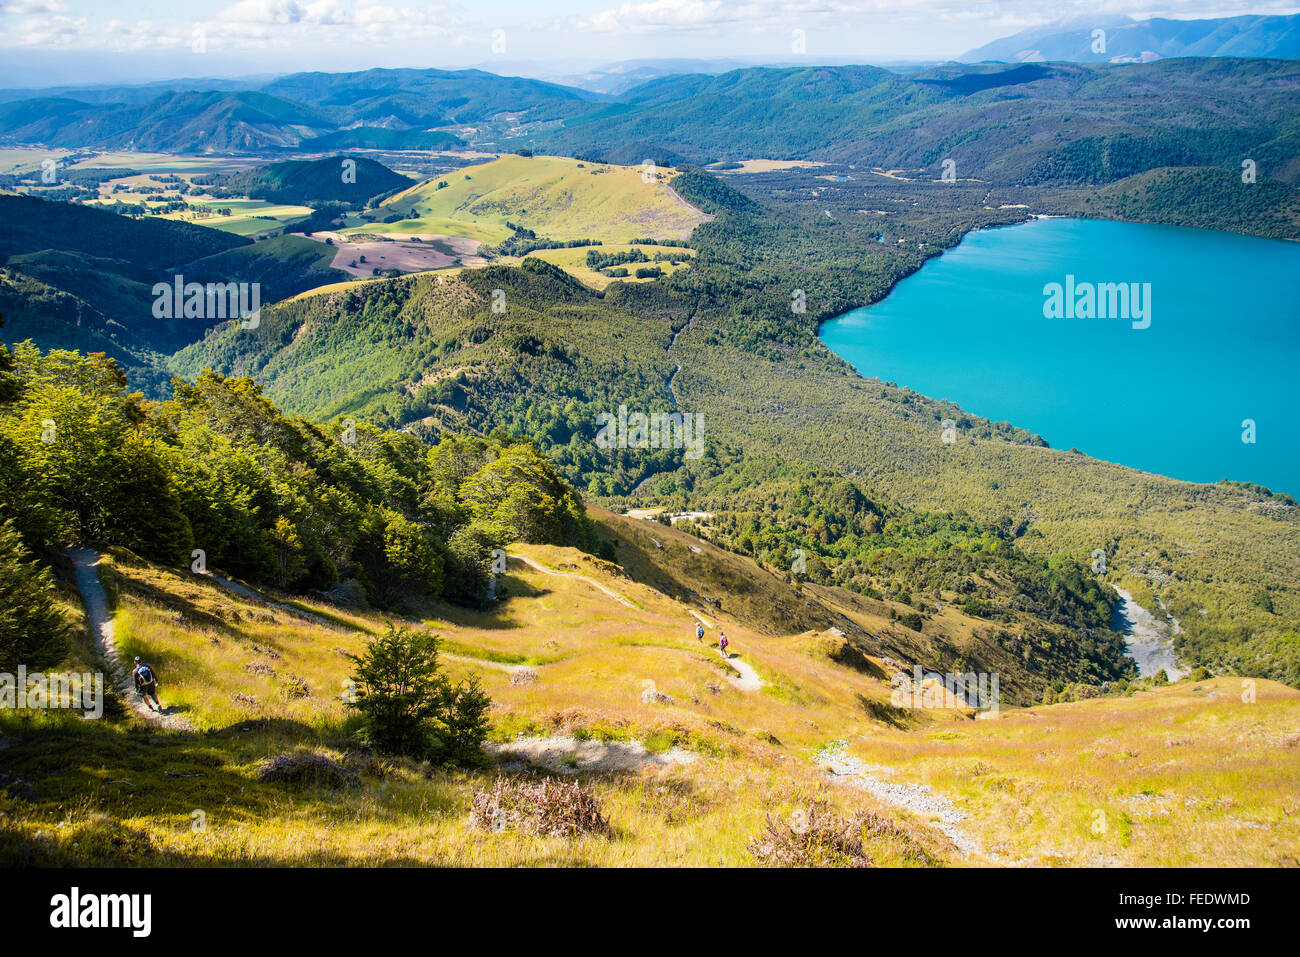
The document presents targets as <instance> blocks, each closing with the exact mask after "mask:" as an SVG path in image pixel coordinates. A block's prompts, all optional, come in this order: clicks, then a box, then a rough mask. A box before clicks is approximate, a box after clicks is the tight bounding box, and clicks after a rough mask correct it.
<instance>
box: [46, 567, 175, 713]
mask: <svg viewBox="0 0 1300 957" xmlns="http://www.w3.org/2000/svg"><path fill="white" fill-rule="evenodd" d="M65 554H67V556H68V558H70V559H71V560H72V564H73V566H74V568H75V569H76V576H77V591H79V592H80V593H81V601H82V604H84V605H85V606H86V625H87V626H88V627H89V629H90V636H91V639H92V640H93V641H94V643H95V650H96V651H98V652H99V654H100V657H102V658H103V659H104V662H105V663H106V664H107V665H108V669H109V674H108V676H107V677H108V678H109V680H110V681H112V682H113V684H114V685H115V686H116V687H117V690H118V692H119V693H120V694H121V696H122V700H123V701H125V702H126V704H127V706H128V707H129V708H130V709H131V710H132V711H134V712H135V713H136V714H137V715H139V716H140V717H141V718H143V719H144V720H146V721H148V722H149V723H151V724H156V725H158V726H160V727H163V728H169V729H171V730H173V731H193V730H194V726H193V725H191V724H190V722H189V720H188V719H186V718H185V717H184V716H182V715H180V714H177V713H176V709H175V708H174V707H173V708H165V709H164V710H163V711H162V712H161V713H159V712H157V711H154V710H152V709H151V708H150V707H149V706H148V705H146V704H145V703H144V700H143V699H142V698H141V697H140V696H139V695H138V694H136V693H135V685H134V683H133V682H132V681H131V669H130V668H127V667H126V663H125V662H123V661H122V654H121V652H120V651H119V649H118V647H117V642H116V641H115V640H114V639H113V618H112V615H110V614H109V611H108V595H107V594H106V593H105V592H104V583H103V582H101V581H100V580H99V562H100V559H101V558H103V556H102V555H101V554H100V553H99V552H97V551H95V550H94V549H91V548H68V549H66V550H65ZM159 684H161V682H159Z"/></svg>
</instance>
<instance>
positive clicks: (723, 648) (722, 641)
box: [718, 631, 729, 658]
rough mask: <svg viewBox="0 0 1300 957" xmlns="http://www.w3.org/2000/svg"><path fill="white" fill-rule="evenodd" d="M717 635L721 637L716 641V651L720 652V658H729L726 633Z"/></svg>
mask: <svg viewBox="0 0 1300 957" xmlns="http://www.w3.org/2000/svg"><path fill="white" fill-rule="evenodd" d="M719 635H721V637H720V638H719V639H718V650H719V651H720V652H722V657H724V658H727V657H729V655H728V654H727V644H728V642H727V633H726V632H725V631H723V632H719Z"/></svg>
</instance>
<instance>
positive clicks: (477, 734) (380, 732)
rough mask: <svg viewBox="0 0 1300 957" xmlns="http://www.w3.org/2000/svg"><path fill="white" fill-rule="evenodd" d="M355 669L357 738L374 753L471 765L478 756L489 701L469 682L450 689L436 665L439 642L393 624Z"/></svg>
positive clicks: (356, 657) (355, 657) (474, 680)
mask: <svg viewBox="0 0 1300 957" xmlns="http://www.w3.org/2000/svg"><path fill="white" fill-rule="evenodd" d="M349 657H350V658H351V659H352V660H353V662H354V663H355V664H356V669H355V671H354V672H353V680H354V681H355V682H356V685H357V697H356V700H355V701H353V702H350V703H349V707H351V708H354V709H355V710H356V711H358V712H359V713H360V716H361V733H362V736H363V737H364V738H365V740H366V741H367V742H368V743H369V744H371V745H373V746H374V747H375V749H376V750H379V751H382V752H385V753H389V754H403V755H407V756H408V757H413V758H430V759H434V760H440V761H454V762H457V763H469V762H472V761H473V760H475V759H477V757H478V756H479V755H480V754H481V753H482V746H483V741H484V740H485V739H486V738H487V732H488V720H487V712H488V709H489V708H490V707H491V704H492V702H491V699H489V698H488V696H487V695H486V694H485V693H484V692H483V690H482V688H480V687H479V683H478V678H477V677H471V678H470V679H469V680H468V681H462V682H460V683H458V684H455V685H453V684H452V683H451V681H450V680H449V679H448V678H447V676H446V675H445V674H444V673H443V671H442V668H441V666H440V665H439V663H438V638H437V636H435V635H431V634H429V633H427V632H416V631H412V630H410V629H408V628H398V627H397V626H395V625H394V624H392V623H391V622H390V623H389V625H388V631H387V632H386V633H385V634H382V635H380V636H378V637H377V638H375V639H373V640H372V641H371V642H370V644H369V646H368V647H367V648H366V651H365V653H364V654H362V655H350V656H349Z"/></svg>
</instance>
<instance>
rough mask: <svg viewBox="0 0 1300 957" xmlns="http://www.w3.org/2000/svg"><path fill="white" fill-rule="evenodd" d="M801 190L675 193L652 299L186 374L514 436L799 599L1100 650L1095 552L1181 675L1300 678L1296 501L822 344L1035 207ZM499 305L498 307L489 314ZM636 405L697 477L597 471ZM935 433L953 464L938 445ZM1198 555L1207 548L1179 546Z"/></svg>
mask: <svg viewBox="0 0 1300 957" xmlns="http://www.w3.org/2000/svg"><path fill="white" fill-rule="evenodd" d="M805 175H806V179H805V180H803V181H801V180H800V178H799V177H798V176H792V175H791V174H789V173H782V174H779V175H778V174H771V175H767V176H748V177H746V178H745V179H744V185H745V186H746V189H747V190H748V191H749V193H750V194H751V195H746V194H745V193H743V192H740V191H738V190H737V189H736V188H735V187H734V186H731V185H728V184H727V183H725V182H722V181H720V180H719V179H717V178H715V177H711V176H708V175H707V174H704V173H701V172H688V173H686V174H684V175H682V176H680V177H678V179H677V180H675V181H674V186H675V188H676V189H677V190H678V191H679V192H681V193H682V195H684V196H685V197H686V198H687V199H689V200H691V201H692V202H694V203H696V204H698V205H699V206H700V207H701V208H703V209H704V210H705V211H706V212H709V213H711V214H713V215H715V216H716V217H717V218H716V219H715V220H714V221H713V222H711V223H707V224H705V225H703V226H701V227H699V228H698V229H697V230H696V231H695V234H694V237H693V240H692V243H693V246H695V248H696V250H697V258H696V259H695V260H694V262H693V265H692V266H691V268H690V269H688V270H684V271H681V272H679V273H676V274H674V275H673V276H672V277H670V278H668V279H666V280H663V281H660V282H658V283H653V284H649V285H645V286H638V285H633V284H624V283H617V282H615V283H612V284H611V285H610V286H608V287H607V288H606V289H605V291H604V292H603V294H597V293H594V292H592V291H591V290H588V289H586V288H584V287H582V286H580V285H578V284H577V283H575V282H573V281H572V280H570V279H568V278H567V277H566V276H565V275H564V274H563V273H561V272H559V271H558V270H555V269H554V268H553V267H549V266H547V265H546V264H543V263H539V262H537V261H536V260H525V262H524V265H523V267H522V268H519V269H514V268H502V267H492V268H488V269H484V270H471V271H464V272H461V273H460V274H459V275H457V276H455V277H435V276H424V277H413V278H410V279H401V280H392V281H386V282H382V283H373V284H368V285H366V286H364V287H361V288H358V289H355V290H348V291H344V292H333V293H328V294H325V295H320V296H308V297H303V298H300V299H298V300H295V301H294V302H290V303H285V304H282V305H279V306H276V307H273V308H272V309H269V310H267V315H266V316H265V318H264V322H263V326H262V328H260V329H258V330H254V331H252V332H245V331H236V330H233V329H231V330H221V331H219V332H217V333H214V334H213V335H210V336H209V337H208V338H207V339H205V340H204V342H203V343H201V344H198V345H195V346H193V347H191V348H189V349H187V350H185V351H184V352H182V353H181V354H180V355H179V356H178V357H177V360H176V361H177V368H178V370H180V371H181V372H182V373H183V374H185V375H190V376H192V375H197V374H198V373H200V372H201V371H202V369H203V367H205V366H206V365H212V366H213V367H214V368H217V369H218V370H220V371H222V372H223V373H226V374H235V375H251V376H255V377H256V378H257V379H258V380H259V381H263V382H265V383H266V384H267V389H268V393H269V395H270V396H272V397H273V398H274V399H275V401H277V402H280V403H283V404H284V405H285V406H286V407H287V408H289V409H291V410H294V411H296V412H298V413H300V414H307V415H310V416H312V417H315V418H325V419H328V418H333V417H337V416H341V415H366V416H373V417H374V418H375V420H376V421H377V422H378V423H380V424H382V425H385V426H390V427H392V426H399V425H400V426H404V427H407V428H409V429H411V430H412V431H413V432H414V433H416V434H418V435H422V436H427V437H428V438H430V439H435V438H436V437H437V436H438V435H439V434H441V433H442V432H443V431H445V430H449V431H458V430H463V429H466V428H468V429H472V430H476V431H484V432H486V431H491V430H493V429H498V428H500V429H505V430H507V431H509V432H511V433H513V434H516V435H521V436H526V437H528V438H530V439H531V440H533V441H534V442H535V443H536V444H537V445H538V447H539V448H541V449H542V450H543V451H544V452H545V453H546V454H547V456H548V457H549V458H551V460H552V461H554V462H556V463H557V465H558V467H559V468H560V470H561V471H562V472H563V474H564V475H565V476H566V477H567V478H568V479H569V480H570V481H572V482H574V483H576V484H577V485H578V487H580V488H583V489H585V490H587V491H588V492H589V493H590V494H592V495H596V496H598V497H600V498H601V499H604V500H606V501H610V502H613V503H621V502H634V501H641V502H644V501H645V500H647V499H648V500H649V501H652V502H658V503H663V504H668V505H669V506H671V507H677V508H682V509H692V508H698V509H702V510H705V511H709V512H712V513H713V515H714V517H713V519H712V520H711V521H709V522H707V523H706V525H707V529H706V531H705V534H707V535H709V536H710V537H712V538H715V539H716V540H717V541H719V542H722V543H724V544H726V545H727V546H728V547H733V548H737V549H739V550H741V551H743V552H745V553H747V554H751V555H754V556H755V557H757V558H759V559H761V560H762V561H764V562H767V563H770V564H771V565H772V566H773V567H774V568H776V569H778V570H781V571H782V572H783V573H787V574H789V573H790V569H791V566H790V565H789V564H787V563H790V561H791V558H792V554H793V551H794V550H795V549H803V550H804V551H805V552H806V554H807V556H808V559H809V565H808V571H807V572H806V574H807V576H808V577H810V578H813V579H814V580H819V581H836V582H839V583H841V584H845V585H847V586H849V587H850V588H853V589H856V590H858V591H860V592H861V593H863V594H864V595H873V594H878V595H881V596H895V597H897V596H900V595H906V596H907V599H908V600H909V601H915V603H916V606H917V608H918V614H924V613H926V611H927V608H929V607H933V603H934V599H935V595H936V594H938V593H941V592H943V591H944V590H945V589H950V590H952V591H955V592H957V593H960V594H963V595H964V596H965V597H964V598H963V602H964V603H966V604H967V605H968V606H969V608H970V610H971V611H972V612H973V613H977V614H981V615H984V616H986V617H987V618H989V619H990V620H992V621H996V620H999V619H1000V617H1001V616H1003V615H1005V614H1006V613H1007V611H1008V610H1009V609H1010V607H1011V606H1012V605H1014V604H1015V603H1016V602H1017V601H1019V602H1024V603H1026V605H1025V608H1036V609H1038V610H1039V611H1040V612H1041V613H1044V614H1047V615H1048V616H1049V617H1053V616H1054V617H1056V618H1057V620H1060V621H1067V620H1068V621H1069V622H1070V623H1071V626H1072V629H1073V631H1072V634H1074V635H1089V634H1096V629H1097V627H1098V625H1102V626H1104V625H1105V623H1106V614H1107V611H1106V607H1105V604H1104V601H1102V602H1101V603H1100V604H1099V600H1100V595H1101V593H1100V592H1093V591H1092V590H1091V589H1092V587H1094V586H1092V585H1091V584H1089V580H1088V579H1087V576H1084V577H1083V578H1081V577H1079V576H1080V572H1079V566H1080V565H1083V564H1085V563H1086V561H1087V559H1088V556H1089V555H1091V554H1092V553H1093V551H1094V550H1095V549H1098V548H1101V549H1102V550H1103V551H1105V552H1106V554H1107V555H1108V560H1109V563H1110V568H1111V573H1110V577H1111V579H1112V580H1114V581H1122V582H1124V583H1125V587H1128V588H1130V590H1135V591H1136V593H1138V594H1140V595H1142V596H1143V597H1144V598H1146V599H1147V600H1148V601H1154V597H1155V596H1157V595H1158V596H1159V597H1160V598H1161V599H1162V600H1163V601H1164V602H1165V604H1166V605H1167V606H1168V607H1169V608H1170V609H1171V611H1173V612H1174V613H1175V614H1177V615H1178V616H1179V617H1180V619H1181V620H1182V621H1183V622H1184V623H1185V625H1184V626H1185V628H1186V629H1187V631H1186V633H1185V635H1184V636H1183V637H1182V638H1181V639H1180V640H1181V642H1182V650H1183V653H1184V654H1185V655H1186V657H1187V658H1188V659H1189V661H1190V662H1191V663H1194V664H1202V663H1203V664H1207V665H1210V666H1212V667H1221V668H1225V669H1240V670H1244V671H1252V672H1259V673H1261V674H1267V675H1270V676H1277V677H1281V678H1283V679H1285V680H1288V681H1291V682H1295V681H1297V680H1300V670H1298V669H1300V657H1297V645H1296V642H1295V632H1294V627H1295V624H1294V623H1295V621H1296V620H1297V615H1298V613H1300V593H1297V590H1296V584H1295V583H1296V582H1297V581H1298V580H1300V568H1297V567H1296V565H1295V561H1296V554H1297V552H1296V550H1295V549H1294V547H1293V545H1294V543H1295V541H1296V535H1297V524H1298V522H1300V519H1298V518H1297V511H1298V510H1297V508H1296V507H1295V505H1294V503H1293V502H1291V501H1290V500H1289V499H1288V497H1286V496H1273V495H1271V493H1269V492H1268V491H1267V490H1262V489H1258V488H1247V487H1238V486H1228V485H1217V486H1210V485H1195V484H1190V483H1182V482H1175V481H1172V480H1167V479H1162V478H1159V477H1156V476H1151V475H1144V474H1141V473H1137V472H1134V471H1132V470H1129V469H1125V468H1122V467H1120V466H1114V465H1109V464H1106V463H1101V462H1096V461H1093V460H1090V459H1087V458H1086V457H1084V456H1081V455H1078V454H1076V453H1067V452H1060V451H1055V450H1052V449H1048V448H1046V447H1045V446H1044V443H1043V442H1042V440H1041V439H1039V438H1038V437H1036V436H1033V435H1030V434H1028V433H1026V432H1025V431H1024V430H1021V429H1017V428H1015V427H1014V426H1013V425H1011V424H1008V423H993V422H988V421H985V420H982V419H979V418H978V417H975V416H971V415H968V414H966V413H964V412H963V411H962V410H961V409H959V408H957V407H956V406H953V405H951V404H948V403H941V402H936V401H933V400H931V399H927V398H924V397H922V396H920V395H918V394H916V393H914V392H911V391H910V390H907V389H900V388H898V387H896V386H894V385H892V384H889V383H883V382H880V381H878V380H871V379H866V380H864V379H861V378H859V377H858V376H857V375H856V374H855V373H853V372H852V370H850V369H849V368H848V367H847V366H846V365H845V364H844V363H843V362H842V361H841V360H840V359H838V358H837V357H835V356H833V355H831V354H830V353H829V352H827V351H826V350H825V348H824V347H822V346H821V344H820V343H819V341H818V340H817V339H816V328H817V324H818V322H819V321H820V320H821V319H823V318H826V317H829V316H831V315H835V314H838V313H839V312H841V311H843V310H844V309H847V308H850V307H852V306H855V305H860V304H863V303H865V302H868V301H872V300H874V299H875V298H879V297H880V296H883V295H884V294H885V293H886V292H887V291H888V289H889V288H890V286H891V285H892V284H893V283H894V282H895V281H896V280H897V279H898V278H899V277H901V276H903V275H906V274H908V273H910V272H911V271H913V270H915V269H916V268H919V266H920V265H921V264H922V263H923V262H925V261H926V259H927V258H929V257H930V256H932V255H936V254H937V253H938V252H939V251H940V250H941V249H943V248H945V247H947V246H949V245H951V244H953V243H954V242H956V240H957V238H958V237H959V236H960V235H961V233H962V232H964V231H965V230H966V229H969V228H971V227H972V226H975V225H988V224H994V223H998V222H1014V221H1017V220H1018V219H1019V218H1021V217H1023V216H1024V215H1025V214H1024V212H1023V211H1020V210H1017V209H1006V210H997V209H988V208H987V204H984V203H981V202H980V201H981V200H982V199H983V197H985V196H986V195H987V194H988V192H989V191H988V189H987V187H985V186H983V185H980V184H958V185H955V186H947V185H942V184H927V183H900V182H897V181H893V180H889V179H888V178H886V177H875V178H865V179H862V180H855V181H854V182H853V183H851V184H847V185H843V184H836V185H835V186H833V187H829V186H828V187H824V188H822V191H821V192H819V193H818V194H817V195H815V196H814V197H809V195H808V191H807V190H806V189H804V188H802V184H803V183H804V182H807V183H816V182H818V180H817V179H816V178H815V177H816V175H817V174H816V172H815V171H814V172H810V173H808V174H805ZM734 182H736V183H737V184H739V183H740V182H741V181H740V180H735V181H734ZM820 182H821V183H823V184H824V183H825V181H824V180H822V181H820ZM868 193H870V194H871V196H872V197H873V198H872V199H870V200H869V201H868V202H869V203H871V204H877V203H881V202H884V201H886V200H889V201H897V202H898V203H899V204H900V208H906V207H908V206H910V205H911V204H912V203H913V201H914V200H913V197H918V198H919V197H921V196H924V198H925V200H926V203H925V207H924V208H925V209H926V210H927V211H926V212H925V213H914V214H911V215H908V216H893V217H890V216H883V217H876V218H873V217H869V216H862V215H859V214H855V213H854V211H855V210H857V211H861V210H862V208H863V206H864V205H867V202H864V197H865V196H866V195H867V194H868ZM1045 198H1047V197H1045ZM868 208H870V207H869V206H868ZM827 210H829V211H830V216H829V217H827V215H826V213H827ZM828 218H829V219H830V220H831V222H830V225H828V224H827V222H826V221H827V219H828ZM882 231H887V233H888V236H887V238H888V240H889V241H888V242H881V241H880V235H881V233H882ZM900 240H901V241H900ZM497 290H500V291H501V292H502V293H503V294H504V301H505V303H506V310H505V311H504V312H497V311H494V309H493V308H492V303H493V301H494V293H495V292H496V291H497ZM792 290H800V291H801V292H802V293H803V298H802V301H803V302H804V303H806V307H805V309H804V310H803V311H797V310H793V309H791V306H790V303H791V295H792ZM675 333H677V334H678V335H676V336H675V335H674V334H675ZM677 366H680V371H678V372H676V373H675V374H674V369H675V368H676V367H677ZM670 377H671V387H670V386H669V384H668V383H669V380H670ZM620 403H622V404H627V405H628V406H629V407H632V408H638V409H644V410H646V411H648V412H649V411H665V412H667V411H671V410H673V409H674V408H677V409H679V410H680V411H683V412H695V413H702V414H703V416H704V422H705V424H706V429H707V434H708V441H707V443H706V449H705V453H704V455H703V457H702V458H700V459H698V460H693V461H692V460H687V459H686V458H685V457H684V455H683V452H682V451H681V450H680V449H679V450H671V449H657V450H618V449H615V450H602V449H600V448H599V447H598V446H597V444H596V443H595V441H594V439H595V434H596V429H597V415H598V414H599V413H600V412H607V411H610V410H611V409H615V408H617V406H618V405H619V404H620ZM945 418H952V419H953V420H954V421H955V423H956V432H957V435H958V441H957V442H956V443H955V444H952V445H948V444H945V443H943V442H941V441H940V433H941V422H942V420H943V419H945ZM775 450H779V461H774V460H773V459H772V455H773V453H774V451H775ZM809 469H811V471H809ZM846 477H847V479H848V482H849V484H848V485H847V486H845V485H844V483H843V480H844V478H846ZM647 479H649V482H648V483H647V484H645V485H644V487H642V486H643V483H646V480H647ZM639 487H642V488H641V491H640V492H638V493H636V494H634V490H636V489H638V488H639ZM851 503H859V504H856V505H854V504H851ZM1188 536H1197V537H1199V538H1200V539H1202V542H1201V544H1200V545H1199V546H1198V548H1196V549H1194V550H1193V549H1190V548H1187V547H1186V546H1183V545H1180V544H1178V543H1179V542H1182V541H1185V540H1186V539H1187V537H1188ZM1247 542H1249V546H1247V544H1246V543H1247ZM945 554H947V555H949V556H950V558H951V560H948V559H946V558H945V559H943V560H940V559H941V558H942V556H944V555H945ZM1227 568H1230V569H1232V571H1231V572H1229V573H1228V574H1226V575H1225V574H1224V569H1227ZM1062 589H1066V590H1067V591H1072V592H1073V593H1075V594H1076V595H1077V597H1075V598H1070V599H1068V600H1066V598H1065V595H1066V593H1067V592H1066V591H1062ZM1261 592H1264V593H1266V594H1267V595H1268V597H1269V602H1268V604H1269V605H1270V606H1271V608H1272V610H1271V611H1267V610H1265V608H1264V605H1263V604H1262V603H1261V602H1260V601H1259V600H1258V598H1259V595H1260V594H1261ZM1017 595H1019V596H1021V597H1020V598H1016V597H1015V596H1017ZM922 596H928V597H922ZM1035 596H1038V597H1035ZM1049 608H1050V609H1054V610H1053V611H1051V612H1048V611H1047V609H1049ZM1067 609H1073V610H1069V611H1067ZM1201 609H1204V610H1205V613H1204V614H1202V613H1201ZM1062 616H1063V617H1062ZM1090 629H1091V631H1090ZM1043 640H1044V641H1047V642H1048V644H1049V645H1050V644H1051V643H1052V640H1049V639H1046V638H1044V639H1043ZM1088 640H1089V641H1096V640H1098V639H1095V638H1089V639H1088ZM1102 644H1103V645H1104V640H1102ZM1092 653H1093V651H1083V652H1082V655H1083V657H1085V658H1086V657H1087V656H1088V655H1090V654H1092Z"/></svg>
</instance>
